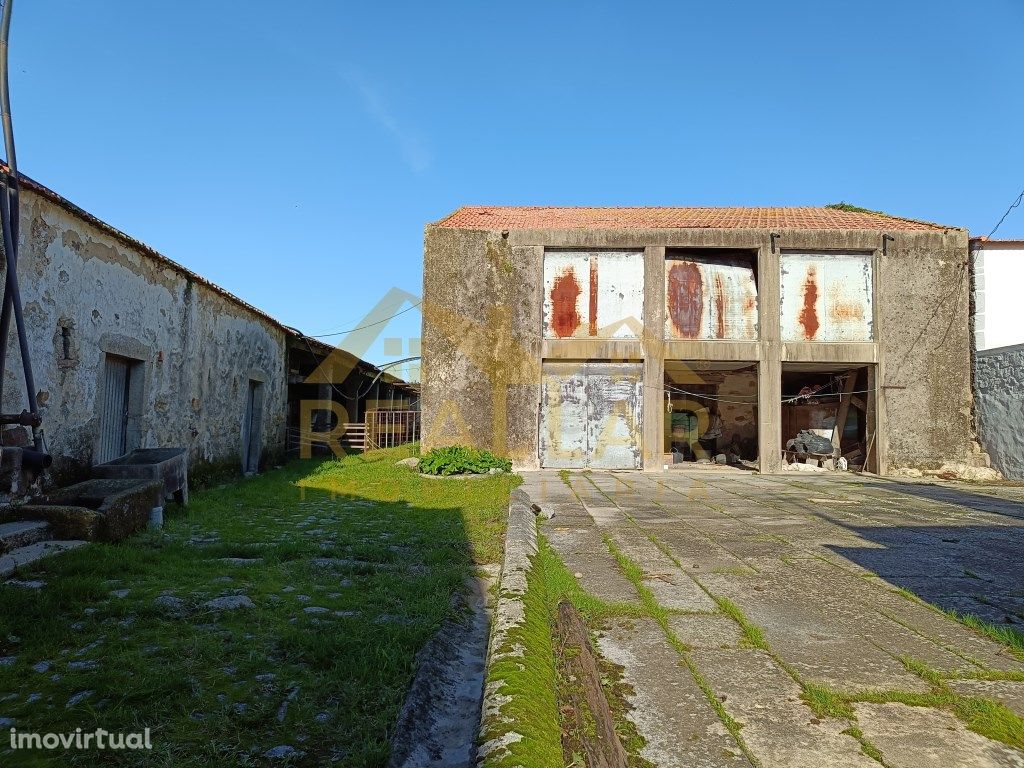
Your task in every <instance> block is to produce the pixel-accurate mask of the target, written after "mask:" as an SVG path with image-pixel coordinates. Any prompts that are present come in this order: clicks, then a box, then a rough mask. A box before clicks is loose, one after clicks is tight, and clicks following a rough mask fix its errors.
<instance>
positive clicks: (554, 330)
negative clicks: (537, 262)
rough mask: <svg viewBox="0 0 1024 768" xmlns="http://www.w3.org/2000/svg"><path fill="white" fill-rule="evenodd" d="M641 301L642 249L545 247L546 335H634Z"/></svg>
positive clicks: (638, 327)
mask: <svg viewBox="0 0 1024 768" xmlns="http://www.w3.org/2000/svg"><path fill="white" fill-rule="evenodd" d="M643 305H644V260H643V253H642V252H641V251H545V253H544V337H545V338H549V339H551V338H554V339H566V338H636V337H638V336H640V334H641V329H642V323H643Z"/></svg>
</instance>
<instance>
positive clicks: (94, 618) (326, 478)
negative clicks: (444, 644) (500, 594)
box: [0, 448, 515, 768]
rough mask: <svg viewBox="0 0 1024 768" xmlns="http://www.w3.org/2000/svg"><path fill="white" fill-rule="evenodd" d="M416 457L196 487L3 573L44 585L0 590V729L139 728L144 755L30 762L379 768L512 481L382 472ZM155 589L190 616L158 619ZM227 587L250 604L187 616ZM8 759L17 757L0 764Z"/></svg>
mask: <svg viewBox="0 0 1024 768" xmlns="http://www.w3.org/2000/svg"><path fill="white" fill-rule="evenodd" d="M414 450H415V449H414V448H405V449H397V450H390V451H380V452H373V453H367V454H363V455H359V456H349V457H347V458H344V459H342V460H339V461H334V460H331V461H304V462H294V463H292V464H289V465H288V466H286V467H284V468H283V469H279V470H275V471H273V472H268V473H266V474H265V475H262V476H259V477H253V478H248V479H242V480H238V481H236V482H232V483H230V484H226V485H222V486H219V487H217V488H211V489H208V490H206V491H203V492H200V493H196V494H194V495H193V497H192V504H191V505H190V506H189V507H188V508H187V509H185V510H182V509H176V508H174V507H168V509H167V516H166V523H165V528H164V530H163V531H162V532H156V533H144V534H140V535H137V536H134V537H132V538H130V539H128V540H126V541H124V542H122V543H120V544H93V545H90V546H89V547H85V548H83V549H81V550H77V551H74V552H71V553H68V554H65V555H61V556H59V557H55V558H50V559H48V560H45V561H42V562H41V563H40V564H38V565H37V566H36V567H34V568H33V569H31V570H26V571H24V572H22V573H19V574H18V576H19V578H23V579H41V580H43V581H45V582H46V585H45V586H44V587H43V588H42V589H40V590H38V591H36V590H28V589H24V588H18V587H13V586H3V585H0V656H15V657H16V661H15V662H14V663H13V664H11V665H9V666H0V691H3V692H4V693H8V692H9V693H11V694H14V697H13V698H11V699H7V700H4V701H2V702H0V716H3V717H11V718H14V720H15V723H16V726H17V727H18V728H19V729H24V730H32V731H42V732H49V731H55V732H60V731H64V730H66V729H67V727H68V725H69V724H73V725H74V726H76V727H77V726H80V727H82V728H83V730H91V729H93V728H96V727H102V728H105V729H107V730H112V731H134V730H138V729H141V728H143V727H146V726H148V727H150V728H152V737H153V744H154V750H153V751H152V752H148V753H146V754H145V755H141V754H138V753H134V754H129V753H127V752H121V753H104V754H102V755H101V754H99V753H96V752H89V751H83V752H73V753H67V754H65V753H61V754H59V755H50V756H49V757H48V758H46V759H50V760H56V764H60V765H72V766H74V765H88V766H92V765H97V764H109V765H115V764H116V765H124V766H133V765H137V766H143V765H145V766H150V765H166V766H172V765H173V766H175V767H176V768H177V767H179V766H184V767H190V766H196V767H197V768H198V767H199V766H238V765H251V764H259V763H260V762H261V760H260V757H259V756H260V755H262V753H263V752H265V751H266V750H267V749H269V748H271V747H274V746H278V745H284V744H286V745H291V746H294V747H295V748H296V749H299V750H302V751H303V752H305V756H304V757H302V758H299V759H295V760H292V763H291V764H292V765H300V766H302V765H309V766H312V765H322V764H326V763H331V762H337V763H339V764H344V765H347V766H377V765H382V764H384V763H385V762H386V761H387V757H388V749H389V747H388V740H389V736H390V730H391V728H392V726H393V724H394V722H395V719H396V717H397V714H398V711H399V708H400V706H401V704H402V702H403V700H404V697H405V693H406V690H407V688H408V685H409V683H410V681H411V678H412V675H413V673H414V670H415V655H416V652H417V651H418V650H419V649H420V648H421V647H422V646H423V644H424V642H425V641H426V640H427V639H429V638H430V637H431V636H432V635H433V634H434V632H436V630H437V629H438V627H439V626H440V624H441V623H442V622H443V621H444V620H445V619H446V618H447V617H449V616H450V614H451V611H452V600H451V598H452V597H453V596H454V594H455V593H456V592H457V591H459V590H461V589H462V588H463V584H464V581H465V579H466V577H467V576H468V575H469V574H470V573H471V572H472V571H473V568H474V566H475V565H477V564H482V563H494V562H498V561H499V559H500V555H501V542H502V540H503V531H504V525H505V520H506V514H507V505H508V493H509V490H510V488H511V487H512V486H513V485H514V483H515V478H512V477H509V476H501V475H497V476H494V477H489V478H484V479H479V480H475V481H473V482H472V483H469V482H464V481H463V482H460V481H458V480H431V479H423V478H420V477H419V476H418V475H417V474H416V473H415V472H411V471H409V470H408V469H406V468H405V467H399V466H395V461H396V460H398V459H400V458H403V457H405V456H408V455H410V454H412V452H413V451H414ZM225 558H252V559H254V560H255V561H254V562H252V563H248V564H247V563H245V562H230V561H227V560H225ZM318 558H335V565H333V566H332V565H330V564H329V563H328V564H326V565H327V567H321V566H323V565H324V564H323V563H321V566H318V565H317V564H316V562H315V561H316V560H317V559H318ZM123 589H127V590H130V591H129V592H128V593H127V595H126V596H124V597H116V596H113V595H112V594H111V593H112V592H113V591H114V590H123ZM165 592H170V593H171V594H172V595H173V596H174V597H177V598H179V599H181V600H182V601H184V605H185V606H186V608H187V609H188V612H187V615H185V616H183V617H174V616H171V615H168V614H167V613H166V612H164V611H162V610H161V609H160V607H159V605H158V604H157V603H156V602H155V600H156V598H157V597H158V596H160V595H162V594H163V593H165ZM235 592H237V593H241V594H244V595H246V596H248V597H249V598H251V599H252V601H253V602H254V603H255V608H252V609H249V610H238V611H229V612H222V613H218V612H216V611H213V610H210V609H208V608H206V607H204V603H205V602H206V601H207V600H209V599H211V598H215V597H218V596H222V595H225V594H232V593H235ZM307 607H319V608H324V609H326V611H327V612H326V613H319V614H317V613H307V612H305V611H304V610H303V609H304V608H307ZM350 611H351V612H354V613H352V614H351V615H349V614H348V613H347V612H350ZM335 612H337V613H335ZM72 661H76V662H94V663H95V665H96V668H95V669H89V667H90V666H91V665H90V664H86V665H70V664H69V662H72ZM41 663H42V664H48V665H49V668H48V669H47V671H46V672H39V671H36V670H34V669H33V666H34V665H39V664H41ZM76 667H77V668H76ZM38 669H43V667H42V666H40V667H38ZM296 688H297V689H298V693H297V694H296V695H295V697H294V698H293V699H292V700H291V702H290V703H289V705H288V707H287V709H286V710H281V709H280V708H281V705H282V703H283V702H284V701H285V700H286V698H287V696H288V694H289V692H290V691H293V690H295V689H296ZM83 691H92V692H93V693H92V694H91V695H90V696H88V697H87V698H85V699H84V700H83V701H82V702H81V703H79V704H77V705H75V706H72V707H71V708H66V706H65V705H66V704H67V702H68V700H69V699H70V698H71V697H72V696H73V695H74V694H76V693H80V692H83ZM31 694H38V699H36V698H35V697H33V700H32V701H31V702H30V701H29V697H30V695H31ZM0 698H2V697H0ZM2 747H3V745H0V749H2ZM37 758H38V755H37ZM22 759H25V760H26V761H29V760H30V759H33V758H30V756H29V754H28V753H21V754H17V755H15V756H13V757H12V756H9V755H0V763H2V764H3V765H5V766H6V765H18V764H19V761H20V760H22ZM51 764H53V763H51Z"/></svg>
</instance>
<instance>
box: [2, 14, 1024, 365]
mask: <svg viewBox="0 0 1024 768" xmlns="http://www.w3.org/2000/svg"><path fill="white" fill-rule="evenodd" d="M1022 32H1024V3H1021V2H1020V1H1019V0H987V1H983V2H976V3H963V2H954V1H953V0H928V1H925V0H912V1H904V2H892V0H889V1H888V2H881V1H880V0H861V2H857V3H824V2H820V0H819V1H817V2H809V1H802V0H796V1H794V2H781V1H780V2H763V0H758V1H754V0H748V1H746V2H731V3H726V2H722V3H696V2H691V3H683V2H666V3H630V4H627V3H616V4H609V3H587V4H583V3H551V2H543V3H532V2H519V3H514V4H513V3H503V4H499V3H469V2H466V3H447V2H432V3H423V2H417V3H403V2H391V3H374V4H369V3H358V4H357V3H341V2H311V1H307V2H301V1H300V2H293V3H280V4H273V3H270V2H263V1H262V0H250V1H249V2H244V3H243V2H207V3H193V4H187V5H182V4H180V3H156V2H138V0H134V1H133V2H129V1H128V0H104V2H102V3H82V2H80V0H78V1H76V2H71V1H70V0H32V2H28V1H27V0H19V2H18V3H17V4H16V6H15V9H14V23H13V26H12V39H11V62H12V74H11V78H12V82H11V88H12V99H13V112H14V121H15V131H16V137H17V142H18V159H19V163H20V166H21V170H22V171H23V172H25V173H27V174H29V175H30V176H33V177H34V178H36V179H38V180H39V181H41V182H42V183H44V184H46V185H48V186H50V187H52V188H53V189H55V190H56V191H58V192H59V193H61V194H63V195H64V196H66V197H68V198H70V199H71V200H72V201H74V202H75V203H77V204H79V205H80V206H82V207H84V208H86V209H87V210H89V211H91V212H92V213H94V214H96V215H97V216H99V217H100V218H103V219H105V220H106V221H108V222H110V223H111V224H113V225H114V226H116V227H118V228H120V229H122V230H124V231H126V232H128V233H129V234H131V235H133V236H135V237H137V238H139V239H141V240H143V241H145V242H147V243H149V244H150V245H152V246H154V247H155V248H157V249H158V250H160V251H161V252H163V253H165V254H166V255H167V256H169V257H171V258H173V259H175V260H176V261H179V262H181V263H182V264H185V265H187V266H188V267H190V268H192V269H194V270H196V271H198V272H200V273H201V274H203V275H205V276H206V277H208V278H210V279H211V280H213V281H215V282H217V283H219V284H221V285H222V286H224V287H225V288H227V289H229V290H231V291H233V292H235V293H237V294H238V295H239V296H242V297H243V298H245V299H246V300H248V301H250V302H251V303H253V304H255V305H257V306H259V307H260V308H262V309H264V310H266V311H268V312H270V313H271V314H273V315H274V316H275V317H278V318H279V319H280V320H281V321H283V322H285V323H287V324H289V325H294V326H297V327H299V328H301V329H302V330H304V331H306V332H307V333H326V332H330V331H336V330H343V329H346V328H350V327H352V325H354V324H356V323H358V321H359V320H360V318H362V317H363V316H364V315H365V313H366V312H367V311H369V310H370V309H371V307H373V305H374V304H375V303H376V302H377V300H378V299H379V298H380V297H381V296H382V295H383V294H384V293H385V292H386V291H387V290H388V289H389V288H391V287H397V288H400V289H404V290H406V291H410V292H412V293H415V294H418V293H419V292H420V285H421V263H422V247H423V225H424V224H425V223H426V222H429V221H434V220H436V219H438V218H440V217H442V216H443V215H445V214H446V213H448V212H449V211H451V210H452V209H454V208H456V207H458V206H459V205H463V204H533V205H537V204H555V205H631V204H635V205H818V204H827V203H832V202H837V201H840V200H845V201H848V202H852V203H856V204H858V205H862V206H865V207H869V208H875V209H880V210H885V211H889V212H892V213H896V214H900V215H905V216H910V217H915V218H923V219H928V220H933V221H940V222H942V223H946V224H951V225H956V226H965V227H968V228H970V230H971V232H972V233H974V234H985V233H987V232H988V231H989V230H990V229H991V228H992V226H994V224H995V222H996V221H997V220H998V219H999V217H1000V216H1001V215H1002V213H1003V211H1004V210H1005V209H1006V207H1007V206H1008V205H1009V204H1010V203H1011V202H1012V201H1013V199H1014V198H1015V197H1016V196H1017V194H1018V193H1019V192H1020V190H1021V189H1022V188H1024V163H1022V160H1024V148H1022V147H1024V145H1022V141H1021V125H1022V124H1024V99H1021V86H1020V72H1021V64H1022V63H1024V47H1022V46H1021V45H1020V43H1019V41H1020V38H1021V34H1022ZM999 236H1001V237H1024V206H1022V208H1021V209H1018V210H1017V211H1015V212H1014V213H1012V214H1011V215H1010V217H1009V218H1008V219H1007V220H1006V222H1005V223H1004V224H1003V226H1002V228H1001V229H1000V231H999ZM418 324H419V314H418V312H415V311H413V312H407V313H405V314H404V315H402V316H401V317H400V318H398V319H396V320H395V321H394V322H393V323H392V324H391V325H389V326H388V327H387V330H386V331H385V332H384V334H383V335H384V336H389V337H394V336H404V337H409V336H418V333H419V331H418ZM333 340H337V339H333ZM367 356H368V357H369V358H370V359H373V360H374V361H376V362H382V361H384V360H386V359H388V357H387V356H386V355H385V352H384V349H383V346H382V344H380V343H378V344H377V345H375V346H374V347H373V348H372V349H371V350H370V351H369V353H368V355H367Z"/></svg>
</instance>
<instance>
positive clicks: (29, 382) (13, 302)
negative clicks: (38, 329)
mask: <svg viewBox="0 0 1024 768" xmlns="http://www.w3.org/2000/svg"><path fill="white" fill-rule="evenodd" d="M13 6H14V0H5V2H4V6H3V14H2V16H0V124H2V127H3V134H4V150H5V152H6V154H7V179H6V182H7V183H6V184H5V189H4V193H3V194H0V219H2V220H3V243H4V252H5V256H6V263H7V279H6V281H5V285H4V300H3V308H2V309H0V332H3V336H2V337H0V403H2V397H3V376H4V373H5V369H6V360H7V332H8V331H9V330H10V314H11V312H12V310H13V313H14V322H15V326H16V327H17V331H18V347H19V349H20V351H21V365H22V369H23V371H24V374H25V389H26V390H27V391H26V396H27V398H28V410H29V413H31V414H32V415H33V416H35V417H36V418H37V419H38V416H39V405H38V403H37V402H36V384H35V376H34V375H33V372H32V357H31V354H30V352H29V347H28V335H27V334H26V332H25V317H24V314H23V312H22V304H21V288H20V286H19V285H18V238H19V236H20V223H19V219H20V214H21V208H20V202H19V199H18V155H17V152H16V151H15V148H14V124H13V122H12V120H11V92H10V83H9V78H8V72H9V67H8V49H9V46H8V40H9V39H10V32H11V12H12V10H13ZM32 438H33V443H34V445H35V448H36V450H41V449H42V446H43V437H42V434H41V432H40V431H39V429H38V428H37V427H33V428H32Z"/></svg>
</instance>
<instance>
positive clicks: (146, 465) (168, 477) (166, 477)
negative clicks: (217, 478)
mask: <svg viewBox="0 0 1024 768" xmlns="http://www.w3.org/2000/svg"><path fill="white" fill-rule="evenodd" d="M92 475H93V477H99V478H108V479H115V478H116V479H124V480H129V479H131V480H159V481H160V483H161V484H162V487H163V490H162V493H161V498H160V500H159V502H158V503H157V504H155V505H154V506H163V500H164V499H165V498H167V497H173V498H174V500H175V501H176V502H178V503H179V504H181V505H182V506H185V505H186V504H188V454H187V453H186V451H185V449H184V448H137V449H136V450H134V451H131V452H130V453H126V454H125V455H124V456H120V457H118V458H116V459H114V460H113V461H108V462H106V463H104V464H97V465H96V466H95V467H93V468H92Z"/></svg>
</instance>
